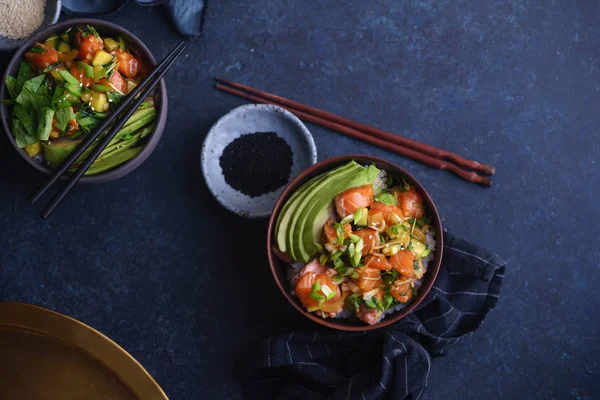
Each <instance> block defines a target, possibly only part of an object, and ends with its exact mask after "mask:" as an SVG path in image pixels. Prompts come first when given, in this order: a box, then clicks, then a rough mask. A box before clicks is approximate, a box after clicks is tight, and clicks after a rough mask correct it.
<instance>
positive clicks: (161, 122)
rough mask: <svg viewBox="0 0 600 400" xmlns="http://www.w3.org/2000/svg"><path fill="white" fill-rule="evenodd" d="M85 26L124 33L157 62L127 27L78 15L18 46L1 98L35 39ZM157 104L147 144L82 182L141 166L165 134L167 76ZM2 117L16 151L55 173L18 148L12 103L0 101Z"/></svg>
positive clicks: (120, 174) (105, 179)
mask: <svg viewBox="0 0 600 400" xmlns="http://www.w3.org/2000/svg"><path fill="white" fill-rule="evenodd" d="M78 25H80V26H85V25H93V26H94V27H96V28H97V29H98V30H99V31H100V32H101V33H105V34H109V35H115V36H117V35H118V36H121V37H123V39H125V41H126V42H127V44H128V45H129V46H130V47H131V48H132V49H133V51H134V53H136V54H137V55H139V56H141V57H142V58H143V59H144V61H145V62H147V63H148V64H149V65H151V66H152V67H155V66H156V60H155V59H154V57H153V56H152V53H150V50H148V48H147V47H146V46H145V45H144V43H142V41H141V40H140V39H138V38H137V37H136V36H135V35H134V34H133V33H131V32H129V31H128V30H126V29H124V28H122V27H120V26H118V25H115V24H112V23H110V22H106V21H101V20H99V19H91V18H78V19H71V20H68V21H63V22H60V23H58V24H55V25H51V26H48V27H47V28H45V29H42V30H41V31H39V32H36V33H35V34H34V35H33V36H31V37H30V38H29V39H28V40H27V41H26V42H25V43H23V45H22V46H21V47H20V48H19V50H17V52H16V53H15V55H14V56H13V58H12V60H10V63H9V64H8V67H7V68H6V71H5V72H4V76H3V77H2V83H1V85H0V98H2V99H7V98H9V95H8V91H7V89H6V85H5V83H4V81H5V80H6V76H7V75H12V76H15V75H16V73H17V70H18V69H19V64H20V63H21V61H22V60H23V59H24V54H25V53H26V52H27V50H28V49H29V48H30V47H32V46H33V44H34V43H35V42H43V41H44V40H45V39H46V38H47V37H49V36H51V35H53V34H55V33H59V32H63V31H64V30H66V29H68V28H70V27H73V26H78ZM154 100H155V104H156V108H157V114H158V115H157V117H156V120H155V122H154V130H153V131H152V133H151V134H150V135H149V136H148V141H147V143H146V144H145V145H144V149H143V150H142V151H140V152H139V153H138V154H137V155H136V156H135V157H134V158H132V159H131V160H129V161H127V162H126V163H124V164H121V165H120V166H118V167H117V168H115V169H112V170H110V171H107V172H104V173H101V174H98V175H93V176H84V177H82V178H81V179H80V180H79V182H81V183H105V182H109V181H112V180H115V179H118V178H121V177H123V176H125V175H127V174H128V173H130V172H131V171H133V170H134V169H136V168H137V167H139V166H140V165H141V164H142V163H143V162H144V161H145V160H146V159H147V158H148V157H149V156H150V154H151V153H152V151H153V150H154V148H155V147H156V145H157V144H158V141H159V140H160V137H161V136H162V133H163V130H164V128H165V123H166V122H167V88H166V86H165V82H164V80H162V81H161V82H160V86H159V89H157V90H156V92H155V96H154ZM0 119H2V125H3V127H4V132H6V136H8V140H9V141H10V143H11V144H12V145H13V147H14V148H15V150H16V151H18V152H19V154H20V155H21V157H22V158H23V159H24V160H25V161H26V162H27V163H28V164H29V165H31V166H32V167H34V168H35V169H37V170H38V171H40V172H43V173H45V174H47V175H49V174H51V173H52V168H50V167H48V166H46V165H44V164H42V163H40V162H38V161H36V160H34V159H33V158H31V157H29V155H28V154H27V153H26V152H25V150H23V149H19V148H18V147H17V145H16V143H15V139H14V136H13V134H12V127H11V125H12V123H11V121H12V117H11V107H9V106H7V105H6V104H0Z"/></svg>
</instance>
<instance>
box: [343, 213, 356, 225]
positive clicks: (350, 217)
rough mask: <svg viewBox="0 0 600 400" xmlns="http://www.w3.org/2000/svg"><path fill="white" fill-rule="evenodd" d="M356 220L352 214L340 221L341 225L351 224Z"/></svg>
mask: <svg viewBox="0 0 600 400" xmlns="http://www.w3.org/2000/svg"><path fill="white" fill-rule="evenodd" d="M353 219H354V215H353V214H350V215H346V216H345V217H344V218H342V220H341V221H340V224H342V225H343V224H349V223H350V222H352V220H353Z"/></svg>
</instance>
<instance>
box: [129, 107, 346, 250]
mask: <svg viewBox="0 0 600 400" xmlns="http://www.w3.org/2000/svg"><path fill="white" fill-rule="evenodd" d="M134 115H135V114H134ZM348 167H350V164H347V165H345V166H342V167H339V168H337V169H336V170H333V171H329V172H327V173H325V174H321V175H318V176H316V177H314V178H312V179H311V180H310V181H308V182H307V183H305V184H304V185H302V186H301V187H300V188H298V189H297V190H296V191H295V192H294V193H293V194H292V195H291V196H290V198H289V199H288V200H287V201H286V202H285V204H284V205H283V208H282V209H281V212H280V213H279V216H278V217H277V225H276V229H275V236H276V239H277V247H279V250H280V251H281V252H283V253H285V252H286V251H288V247H287V234H288V231H289V226H290V222H291V219H292V216H293V214H294V211H295V210H296V209H297V206H298V204H299V202H300V201H301V200H302V199H303V198H304V196H305V194H306V193H307V192H310V190H312V188H313V187H314V185H316V184H317V183H319V182H320V181H322V180H323V179H325V178H326V177H327V176H329V175H330V174H332V173H333V172H334V171H337V170H339V172H341V170H342V168H348Z"/></svg>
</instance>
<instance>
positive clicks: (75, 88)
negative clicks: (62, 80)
mask: <svg viewBox="0 0 600 400" xmlns="http://www.w3.org/2000/svg"><path fill="white" fill-rule="evenodd" d="M65 89H67V92H69V93H71V94H72V95H73V96H75V97H80V96H81V86H79V84H76V85H73V84H70V83H69V84H68V85H65Z"/></svg>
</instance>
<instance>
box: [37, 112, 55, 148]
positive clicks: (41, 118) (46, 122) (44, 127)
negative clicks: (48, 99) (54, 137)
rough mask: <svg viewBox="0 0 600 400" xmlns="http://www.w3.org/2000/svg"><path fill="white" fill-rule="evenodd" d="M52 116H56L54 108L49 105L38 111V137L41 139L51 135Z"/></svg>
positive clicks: (46, 138)
mask: <svg viewBox="0 0 600 400" xmlns="http://www.w3.org/2000/svg"><path fill="white" fill-rule="evenodd" d="M52 118H54V110H52V109H50V108H48V107H43V108H41V109H40V111H39V112H38V128H37V138H38V139H39V140H48V138H49V137H50V131H51V130H52Z"/></svg>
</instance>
